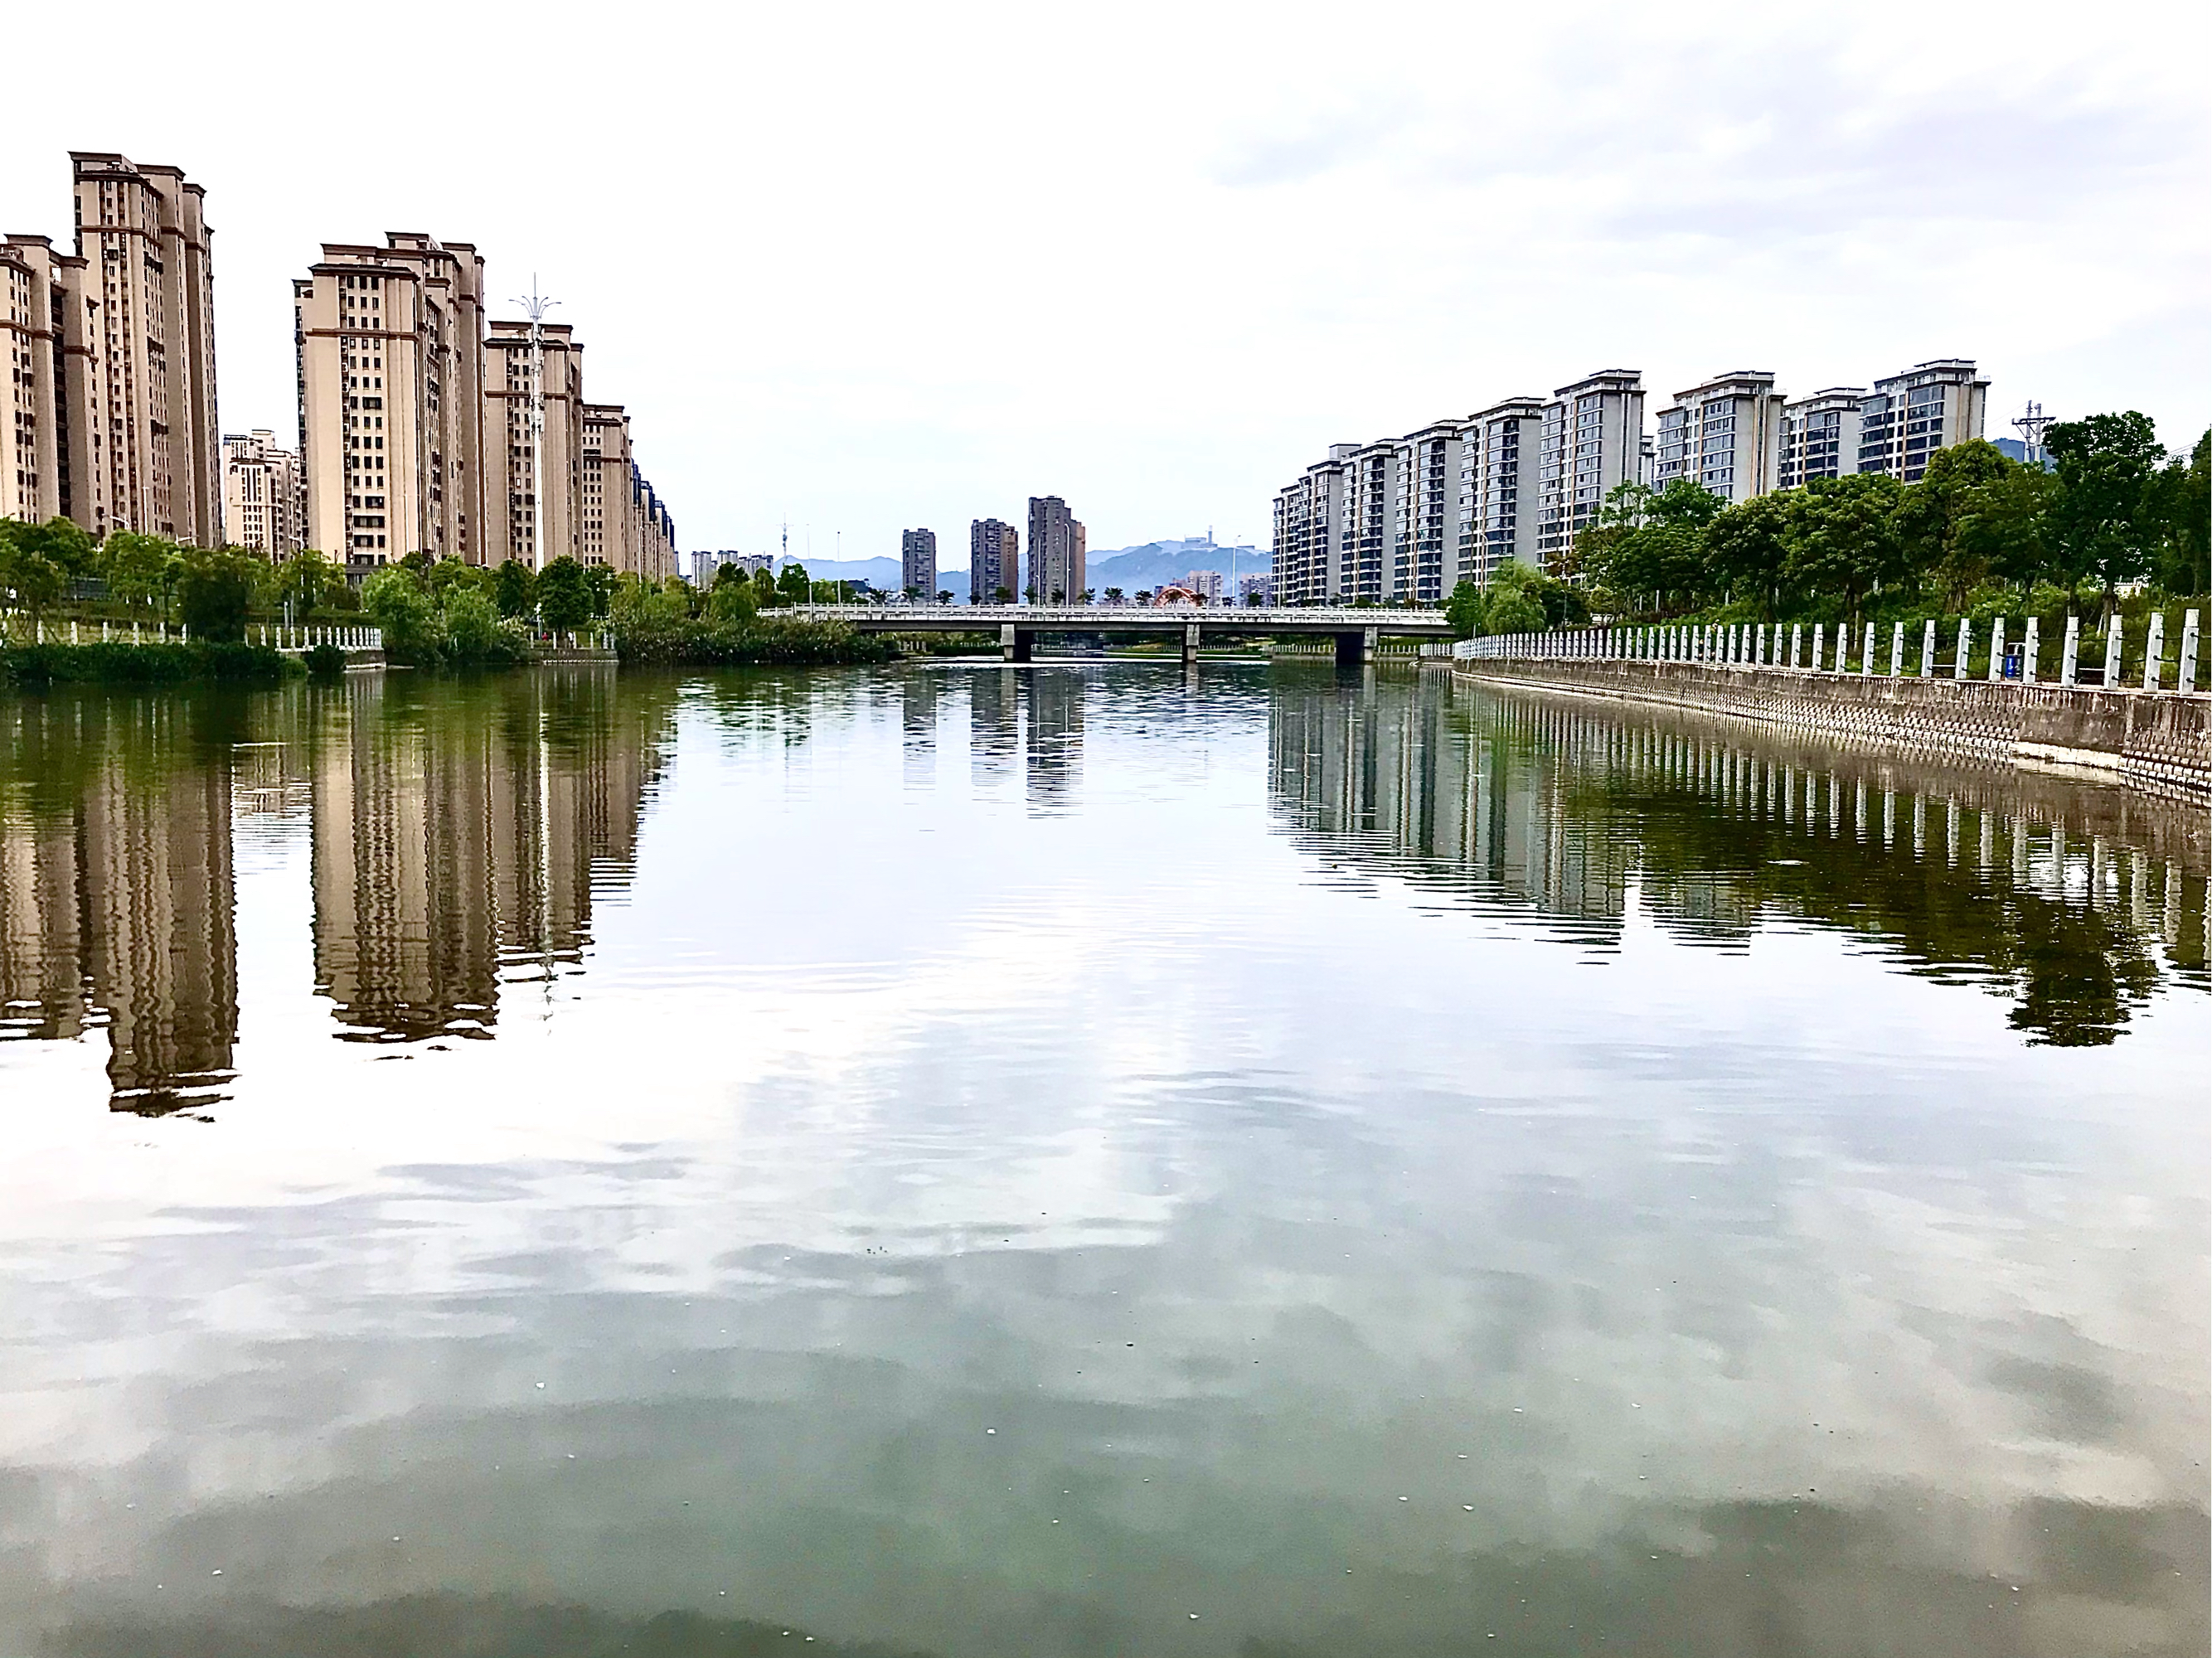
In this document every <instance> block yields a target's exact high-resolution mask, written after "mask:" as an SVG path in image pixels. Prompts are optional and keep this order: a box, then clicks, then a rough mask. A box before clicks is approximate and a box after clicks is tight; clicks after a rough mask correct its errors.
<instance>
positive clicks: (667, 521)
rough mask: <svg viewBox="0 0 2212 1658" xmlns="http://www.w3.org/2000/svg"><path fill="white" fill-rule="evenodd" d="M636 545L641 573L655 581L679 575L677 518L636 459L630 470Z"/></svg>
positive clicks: (631, 509)
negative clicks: (671, 513)
mask: <svg viewBox="0 0 2212 1658" xmlns="http://www.w3.org/2000/svg"><path fill="white" fill-rule="evenodd" d="M629 490H630V513H631V522H632V524H633V525H635V528H634V530H633V531H632V544H633V545H634V546H635V547H636V549H637V574H640V575H641V576H646V577H648V578H650V579H651V580H655V581H659V580H665V578H667V577H669V576H672V575H674V574H676V520H675V519H673V518H671V517H670V516H669V513H668V504H667V503H666V502H665V501H662V500H661V498H660V496H659V493H658V492H656V491H655V490H654V489H653V485H652V483H650V482H649V481H648V480H647V477H646V476H645V474H644V473H642V472H641V471H638V470H637V463H636V462H635V461H632V462H631V463H630V469H629Z"/></svg>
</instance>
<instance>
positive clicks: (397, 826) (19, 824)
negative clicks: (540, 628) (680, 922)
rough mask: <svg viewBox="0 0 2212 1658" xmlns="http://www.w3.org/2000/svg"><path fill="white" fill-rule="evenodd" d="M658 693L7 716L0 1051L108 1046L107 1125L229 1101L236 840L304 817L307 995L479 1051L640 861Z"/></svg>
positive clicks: (341, 694)
mask: <svg viewBox="0 0 2212 1658" xmlns="http://www.w3.org/2000/svg"><path fill="white" fill-rule="evenodd" d="M672 701H673V695H672V692H669V691H664V692H663V693H662V694H661V695H658V696H656V695H652V694H650V693H647V694H643V695H629V696H624V697H617V695H615V692H614V688H613V684H612V682H611V679H609V678H608V677H606V676H605V675H604V674H599V675H596V676H594V675H591V674H585V673H578V674H569V675H562V674H544V675H540V676H536V677H529V678H510V679H507V680H504V681H501V682H498V683H492V684H484V685H478V686H473V687H465V688H459V689H453V688H440V689H439V690H438V692H437V694H435V695H430V696H422V695H414V694H411V688H406V689H402V688H395V687H392V686H388V685H387V684H386V683H385V682H384V681H382V680H380V679H377V678H368V677H356V678H353V679H350V680H349V681H348V682H346V683H345V685H344V687H343V689H341V690H337V691H325V690H323V689H319V688H307V687H296V688H294V689H291V690H289V691H288V692H286V693H284V694H283V695H281V696H265V695H264V696H263V697H260V698H258V699H255V698H252V697H250V696H249V695H246V694H240V693H227V692H221V691H210V690H195V691H191V692H180V693H176V694H174V695H169V696H166V697H147V698H132V697H113V698H102V697H96V696H82V697H72V696H69V695H57V696H54V697H51V698H32V699H23V700H21V701H15V702H12V703H10V704H9V705H8V706H7V708H6V716H5V719H6V723H5V726H4V737H5V741H6V744H7V749H6V754H5V760H6V774H7V778H8V780H9V788H8V791H7V793H6V795H5V797H4V799H0V814H4V815H0V998H4V1001H5V1014H4V1018H5V1025H4V1029H5V1031H6V1034H8V1035H14V1036H19V1037H31V1038H48V1039H57V1040H63V1041H69V1040H74V1039H76V1037H78V1036H79V1035H81V1034H82V1033H83V1032H84V1031H85V1030H87V1029H104V1030H105V1032H106V1036H107V1040H108V1048H109V1060H108V1077H109V1080H110V1083H111V1084H112V1106H113V1108H115V1109H117V1110H125V1111H135V1112H139V1113H142V1114H163V1113H167V1112H172V1111H176V1110H179V1109H181V1108H185V1107H188V1106H190V1107H204V1106H206V1105H208V1104H210V1103H213V1102H216V1101H218V1100H220V1099H221V1098H222V1096H223V1092H224V1088H225V1085H226V1084H228V1082H229V1081H230V1079H231V1078H232V1076H233V1072H232V1060H233V1051H232V1050H233V1047H234V1042H235V1041H236V1038H237V1034H238V1020H239V1008H238V961H237V955H238V940H237V937H236V932H235V919H234V912H235V894H234V868H233V864H234V842H235V839H236V835H237V833H238V830H239V829H240V826H241V825H247V824H252V825H256V826H260V827H264V828H265V827H266V826H268V825H271V824H274V825H283V824H287V823H295V822H300V821H302V820H304V822H305V823H307V826H308V830H309V834H310V835H311V838H312V841H313V882H312V887H311V893H312V905H313V910H312V919H311V920H310V921H309V923H308V925H309V926H310V929H311V932H312V935H313V962H314V976H315V987H316V988H317V990H318V991H319V992H320V993H322V994H323V995H325V996H326V997H327V998H329V999H330V1000H331V1003H332V1004H333V1011H334V1012H335V1015H336V1017H337V1020H338V1022H339V1023H340V1024H341V1025H342V1026H343V1031H342V1032H341V1034H342V1035H345V1036H347V1037H349V1038H351V1039H356V1040H365V1041H406V1040H410V1039H414V1038H418V1037H425V1036H435V1035H453V1036H481V1035H488V1034H489V1031H490V1029H491V1027H492V1025H493V1024H494V1023H495V1020H496V1017H497V1010H498V1005H499V999H500V987H501V985H502V983H511V982H514V981H518V980H521V979H527V978H532V977H543V976H547V975H553V974H556V973H559V972H562V971H566V970H572V969H574V967H575V966H576V964H577V963H579V962H580V960H581V957H582V952H583V950H584V948H585V946H586V944H588V942H589V939H590V922H591V910H592V899H593V893H594V890H595V887H597V888H602V889H603V888H605V887H606V886H608V885H610V884H619V882H620V880H621V878H622V877H623V873H624V872H625V871H626V870H627V869H628V868H629V865H630V864H631V862H632V860H633V859H634V858H635V851H636V840H637V829H638V821H639V814H640V811H641V807H642V805H643V803H644V799H645V796H646V793H647V790H648V789H649V788H650V787H651V786H652V783H653V779H654V777H655V775H656V774H657V773H658V771H659V766H660V763H661V762H660V751H659V744H660V742H661V740H662V738H663V737H664V736H665V730H666V726H667V724H668V720H669V719H670V717H671V705H672Z"/></svg>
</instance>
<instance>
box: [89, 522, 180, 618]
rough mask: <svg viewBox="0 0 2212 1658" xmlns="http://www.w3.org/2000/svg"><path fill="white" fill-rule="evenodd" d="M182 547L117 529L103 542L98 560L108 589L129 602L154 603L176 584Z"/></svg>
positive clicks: (98, 566)
mask: <svg viewBox="0 0 2212 1658" xmlns="http://www.w3.org/2000/svg"><path fill="white" fill-rule="evenodd" d="M183 558H184V554H183V550H182V549H180V548H179V546H178V545H177V544H176V543H175V542H173V541H169V540H167V539H165V538H164V537H161V536H142V535H137V534H134V533H133V532H132V531H128V530H118V531H116V532H115V533H114V534H113V535H111V536H110V537H107V539H106V541H104V542H102V543H100V553H99V556H98V559H97V561H96V568H97V569H98V570H99V573H100V579H101V580H104V581H106V583H107V591H108V592H110V593H112V595H114V596H115V597H116V598H119V599H121V600H123V601H124V603H125V604H152V603H153V602H154V601H155V599H156V598H161V596H162V595H164V594H165V593H167V592H168V591H169V589H170V588H171V587H173V586H175V585H176V582H177V580H178V577H179V574H181V573H182V570H183Z"/></svg>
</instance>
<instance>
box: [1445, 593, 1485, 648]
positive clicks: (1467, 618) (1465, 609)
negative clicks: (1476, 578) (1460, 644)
mask: <svg viewBox="0 0 2212 1658" xmlns="http://www.w3.org/2000/svg"><path fill="white" fill-rule="evenodd" d="M1484 608H1485V606H1484V604H1483V598H1482V589H1481V588H1480V587H1478V586H1475V585H1474V583H1473V582H1472V581H1462V582H1461V583H1460V584H1459V585H1458V586H1455V587H1454V588H1453V589H1452V590H1451V597H1450V598H1447V599H1446V600H1444V620H1445V621H1447V622H1449V623H1451V630H1452V637H1453V638H1455V639H1472V638H1474V636H1475V635H1477V634H1479V633H1480V632H1481V631H1482V613H1483V610H1484Z"/></svg>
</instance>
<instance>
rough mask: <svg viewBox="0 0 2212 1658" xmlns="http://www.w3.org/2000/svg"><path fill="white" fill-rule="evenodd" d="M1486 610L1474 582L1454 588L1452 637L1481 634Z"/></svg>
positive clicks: (1449, 612)
mask: <svg viewBox="0 0 2212 1658" xmlns="http://www.w3.org/2000/svg"><path fill="white" fill-rule="evenodd" d="M1108 591H1109V592H1112V591H1113V590H1112V589H1110V588H1109V590H1108ZM1115 596H1116V597H1119V595H1118V594H1116V595H1115ZM1485 609H1486V605H1485V604H1484V601H1483V597H1482V589H1481V588H1480V587H1478V586H1475V585H1474V583H1473V582H1472V581H1462V582H1461V583H1460V584H1459V585H1458V586H1456V587H1454V588H1453V589H1452V590H1451V597H1450V598H1447V599H1446V600H1444V619H1445V620H1446V621H1447V622H1449V623H1451V629H1452V637H1453V638H1455V639H1472V638H1474V636H1475V635H1477V634H1479V633H1480V632H1481V631H1482V623H1483V612H1484V610H1485Z"/></svg>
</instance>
